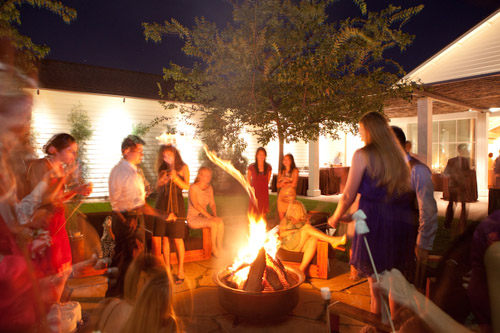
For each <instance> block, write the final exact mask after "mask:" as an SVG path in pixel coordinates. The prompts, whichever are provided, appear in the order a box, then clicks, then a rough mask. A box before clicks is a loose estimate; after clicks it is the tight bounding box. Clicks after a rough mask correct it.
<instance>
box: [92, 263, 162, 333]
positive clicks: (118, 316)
mask: <svg viewBox="0 0 500 333" xmlns="http://www.w3.org/2000/svg"><path fill="white" fill-rule="evenodd" d="M160 273H163V274H166V273H167V271H166V267H165V263H164V262H163V261H162V260H161V259H160V258H158V257H156V256H152V255H149V254H143V255H140V256H138V257H137V258H136V259H134V261H132V264H130V266H129V268H128V270H127V274H126V275H125V282H124V294H123V299H120V298H114V297H111V298H106V299H104V300H103V301H101V302H100V303H99V307H98V308H97V309H96V310H94V311H93V313H92V324H91V325H90V327H89V329H92V330H97V331H101V332H103V333H106V332H109V333H111V332H120V331H121V330H122V328H123V326H124V324H125V323H126V322H127V320H128V319H129V317H130V314H131V313H132V310H133V308H134V305H135V303H136V300H137V298H138V297H139V295H140V294H141V292H142V290H143V289H144V286H145V285H146V284H147V283H148V282H149V280H150V279H151V277H152V276H154V275H156V274H160Z"/></svg>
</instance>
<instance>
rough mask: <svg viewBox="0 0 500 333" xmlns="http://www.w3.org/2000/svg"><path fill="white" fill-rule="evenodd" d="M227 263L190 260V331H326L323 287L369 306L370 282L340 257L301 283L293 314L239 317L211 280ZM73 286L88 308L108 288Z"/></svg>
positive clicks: (180, 311) (185, 295)
mask: <svg viewBox="0 0 500 333" xmlns="http://www.w3.org/2000/svg"><path fill="white" fill-rule="evenodd" d="M228 263H229V261H228V260H225V261H224V260H217V259H214V258H212V259H210V260H205V261H199V262H191V263H186V264H185V269H186V280H185V282H184V283H183V284H182V285H174V308H175V311H176V314H177V315H178V316H179V318H180V319H181V321H182V324H183V327H184V330H185V331H186V332H325V330H326V316H325V304H324V301H323V299H322V298H321V294H320V291H319V290H320V288H322V287H329V288H330V290H331V291H332V300H340V301H343V302H347V303H349V304H352V305H354V306H356V307H359V308H363V309H366V310H368V309H369V299H370V297H369V290H368V283H367V282H366V280H360V281H357V282H353V281H351V280H349V266H348V264H347V263H345V262H341V261H336V260H335V261H333V262H332V264H331V269H332V272H331V276H332V277H331V278H330V279H328V280H321V279H308V280H307V281H306V282H304V283H303V284H302V285H301V286H300V290H299V293H300V298H299V303H298V305H297V306H296V307H295V309H294V310H293V312H292V313H290V314H289V315H287V316H285V317H284V318H281V319H279V320H277V321H274V322H266V323H255V322H245V321H237V320H236V318H235V316H234V315H232V314H229V313H227V311H226V310H224V309H223V308H222V307H221V306H220V304H219V301H218V294H217V287H216V286H215V284H214V282H213V281H212V274H213V272H214V271H215V270H216V269H217V268H219V267H223V266H225V265H227V264H228ZM174 269H175V268H174ZM69 286H70V287H71V288H73V294H72V299H73V300H77V301H80V302H81V304H82V309H83V310H85V311H91V310H92V309H94V308H96V306H97V302H98V301H100V300H101V299H102V298H103V297H104V293H105V291H106V289H107V284H106V278H105V277H103V276H96V277H87V278H82V279H74V280H70V281H69ZM361 327H362V324H361V323H358V322H354V321H347V320H346V321H344V322H341V332H358V331H359V330H360V328H361Z"/></svg>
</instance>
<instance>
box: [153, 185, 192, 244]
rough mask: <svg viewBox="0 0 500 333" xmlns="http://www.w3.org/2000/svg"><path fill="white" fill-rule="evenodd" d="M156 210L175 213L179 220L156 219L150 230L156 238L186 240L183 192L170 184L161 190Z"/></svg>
mask: <svg viewBox="0 0 500 333" xmlns="http://www.w3.org/2000/svg"><path fill="white" fill-rule="evenodd" d="M171 195H172V199H171V197H170V196H171ZM155 208H156V209H158V210H159V211H162V212H164V213H167V214H170V213H174V214H175V216H177V217H178V219H177V220H176V221H165V220H162V219H160V218H158V217H155V218H154V221H153V225H152V226H151V229H150V230H151V231H152V232H153V236H154V237H169V238H186V235H187V224H186V207H185V206H184V197H183V196H182V190H181V189H180V188H179V187H177V185H175V184H171V183H170V182H168V183H167V184H165V185H164V186H162V187H161V188H160V190H159V191H158V198H157V200H156V205H155Z"/></svg>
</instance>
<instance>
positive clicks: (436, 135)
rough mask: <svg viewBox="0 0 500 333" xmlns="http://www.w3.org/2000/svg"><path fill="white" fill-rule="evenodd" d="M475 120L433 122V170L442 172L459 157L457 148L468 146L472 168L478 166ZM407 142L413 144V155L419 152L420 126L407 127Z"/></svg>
mask: <svg viewBox="0 0 500 333" xmlns="http://www.w3.org/2000/svg"><path fill="white" fill-rule="evenodd" d="M475 125H476V124H475V119H458V120H443V121H434V122H432V169H433V170H434V171H436V172H441V171H443V170H444V168H445V167H446V163H447V162H448V160H449V159H450V158H453V157H456V156H457V147H458V146H459V145H460V144H465V145H467V150H468V152H469V156H468V157H470V163H471V166H475V164H476V130H475V129H476V126H475ZM407 134H408V135H407V140H410V141H411V142H412V144H413V145H412V153H413V154H417V152H418V125H417V123H410V124H408V125H407Z"/></svg>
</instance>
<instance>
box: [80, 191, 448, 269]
mask: <svg viewBox="0 0 500 333" xmlns="http://www.w3.org/2000/svg"><path fill="white" fill-rule="evenodd" d="M276 199H277V196H276V194H271V195H270V196H269V205H270V208H271V210H270V212H269V214H268V218H269V219H272V218H274V217H275V216H276V215H275V214H276ZM298 200H299V201H301V202H302V203H303V204H304V206H305V207H306V209H307V210H308V211H309V210H316V211H323V212H329V213H333V212H334V211H335V209H336V207H337V204H336V203H333V202H325V201H317V200H312V199H303V198H299V199H298ZM184 201H185V205H186V207H187V199H186V198H185V199H184ZM148 203H149V204H150V205H153V206H154V199H153V200H148ZM215 203H216V205H217V213H218V215H219V216H223V217H224V216H226V217H230V216H244V215H246V212H247V209H248V198H247V196H246V195H245V194H241V193H239V194H218V195H216V196H215ZM80 211H81V212H82V213H96V212H110V211H111V205H110V204H109V202H97V203H84V204H82V206H81V207H80ZM438 223H439V228H438V231H437V235H436V240H435V241H434V250H433V251H432V253H433V254H438V255H441V254H444V253H445V252H446V250H447V249H448V248H449V246H450V243H451V241H452V239H451V231H450V230H449V229H444V228H443V224H444V217H441V216H440V217H439V218H438ZM339 259H341V260H345V261H347V253H342V254H339Z"/></svg>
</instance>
